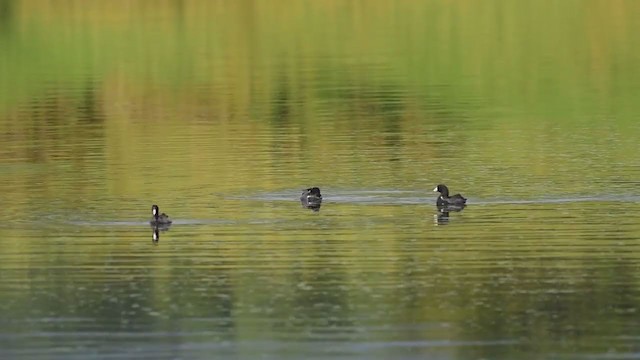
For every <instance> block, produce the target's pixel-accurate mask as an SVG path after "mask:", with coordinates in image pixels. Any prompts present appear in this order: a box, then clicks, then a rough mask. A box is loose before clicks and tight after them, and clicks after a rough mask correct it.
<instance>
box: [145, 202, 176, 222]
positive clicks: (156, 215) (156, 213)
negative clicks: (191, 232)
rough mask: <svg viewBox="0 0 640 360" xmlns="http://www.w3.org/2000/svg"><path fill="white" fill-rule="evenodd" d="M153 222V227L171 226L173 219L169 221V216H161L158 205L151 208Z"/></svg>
mask: <svg viewBox="0 0 640 360" xmlns="http://www.w3.org/2000/svg"><path fill="white" fill-rule="evenodd" d="M151 214H152V215H153V216H152V217H151V221H149V223H150V224H151V225H153V226H168V225H171V219H169V215H167V214H165V213H162V214H160V208H158V205H155V204H154V205H153V206H151Z"/></svg>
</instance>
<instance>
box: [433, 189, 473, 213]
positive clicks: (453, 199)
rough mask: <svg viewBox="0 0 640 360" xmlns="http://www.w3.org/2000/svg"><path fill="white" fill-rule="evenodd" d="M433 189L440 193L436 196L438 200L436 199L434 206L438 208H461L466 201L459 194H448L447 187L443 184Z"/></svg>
mask: <svg viewBox="0 0 640 360" xmlns="http://www.w3.org/2000/svg"><path fill="white" fill-rule="evenodd" d="M433 191H437V192H439V193H440V196H438V200H437V201H436V206H438V207H439V208H441V207H450V208H462V207H464V206H465V205H466V203H467V199H466V198H465V197H464V196H462V195H460V194H455V195H453V196H449V188H447V186H446V185H444V184H439V185H438V186H436V188H435V189H433Z"/></svg>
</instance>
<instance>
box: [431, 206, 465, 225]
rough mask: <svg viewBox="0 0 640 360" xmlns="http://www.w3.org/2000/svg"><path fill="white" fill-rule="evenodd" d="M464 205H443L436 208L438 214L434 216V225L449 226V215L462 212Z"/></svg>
mask: <svg viewBox="0 0 640 360" xmlns="http://www.w3.org/2000/svg"><path fill="white" fill-rule="evenodd" d="M465 207H466V205H445V206H438V214H436V215H434V220H435V223H436V225H447V224H449V213H451V212H460V211H462V210H464V208H465Z"/></svg>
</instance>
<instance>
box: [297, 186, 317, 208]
mask: <svg viewBox="0 0 640 360" xmlns="http://www.w3.org/2000/svg"><path fill="white" fill-rule="evenodd" d="M300 203H302V206H304V207H306V208H308V209H313V210H315V211H318V210H319V209H320V205H321V204H322V195H321V194H320V189H319V188H317V187H312V188H308V189H306V190H303V191H302V196H300Z"/></svg>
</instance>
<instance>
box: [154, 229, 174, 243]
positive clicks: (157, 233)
mask: <svg viewBox="0 0 640 360" xmlns="http://www.w3.org/2000/svg"><path fill="white" fill-rule="evenodd" d="M170 227H171V224H168V225H152V226H151V229H153V233H152V234H151V240H152V241H153V243H154V244H157V243H158V241H160V232H161V231H167V230H169V228H170Z"/></svg>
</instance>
